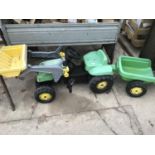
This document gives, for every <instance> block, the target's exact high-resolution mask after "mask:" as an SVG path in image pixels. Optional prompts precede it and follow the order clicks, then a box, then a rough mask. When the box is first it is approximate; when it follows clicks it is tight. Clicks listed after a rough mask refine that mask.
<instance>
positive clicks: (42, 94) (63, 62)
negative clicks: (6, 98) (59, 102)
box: [0, 45, 155, 103]
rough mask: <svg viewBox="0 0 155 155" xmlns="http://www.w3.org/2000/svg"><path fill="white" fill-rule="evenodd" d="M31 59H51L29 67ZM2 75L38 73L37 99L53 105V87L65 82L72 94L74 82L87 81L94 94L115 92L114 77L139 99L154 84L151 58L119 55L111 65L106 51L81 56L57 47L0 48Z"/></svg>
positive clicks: (71, 49) (22, 76)
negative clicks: (148, 85) (33, 48)
mask: <svg viewBox="0 0 155 155" xmlns="http://www.w3.org/2000/svg"><path fill="white" fill-rule="evenodd" d="M27 55H28V57H34V58H44V59H48V60H46V61H43V62H41V63H40V64H38V65H27ZM0 57H1V59H2V60H3V61H1V62H0V76H4V77H8V78H10V77H19V78H24V77H25V76H26V75H27V74H29V73H30V72H35V73H37V74H36V90H35V92H34V96H35V99H36V100H37V101H38V102H40V103H50V102H52V101H53V100H54V99H55V97H56V92H55V89H54V84H55V83H58V82H60V81H63V82H64V83H65V84H66V85H67V88H68V89H69V92H72V86H73V84H74V83H79V82H87V83H89V87H90V89H91V90H92V91H93V92H94V93H105V92H109V91H110V90H111V89H112V86H113V81H114V74H118V75H120V77H121V78H122V79H123V80H125V81H127V82H128V84H127V87H126V91H127V93H128V94H129V95H130V96H132V97H140V96H142V95H144V94H145V93H146V91H147V89H146V84H147V83H155V77H154V75H153V71H152V68H151V61H150V60H148V59H142V58H135V57H129V56H120V57H119V58H118V60H117V62H116V63H115V64H109V58H108V56H107V54H106V52H105V51H103V50H101V49H99V50H97V51H91V52H88V53H87V54H85V55H84V56H81V55H80V54H79V53H78V52H77V51H76V50H75V49H73V48H71V47H67V48H63V47H58V48H57V49H56V51H54V52H41V51H36V52H32V51H28V52H27V48H26V45H16V46H6V47H2V48H1V49H0Z"/></svg>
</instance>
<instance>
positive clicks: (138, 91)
mask: <svg viewBox="0 0 155 155" xmlns="http://www.w3.org/2000/svg"><path fill="white" fill-rule="evenodd" d="M130 92H131V93H132V94H133V95H140V94H141V93H143V89H142V88H140V87H134V88H132V89H131V91H130Z"/></svg>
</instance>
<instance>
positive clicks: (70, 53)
mask: <svg viewBox="0 0 155 155" xmlns="http://www.w3.org/2000/svg"><path fill="white" fill-rule="evenodd" d="M66 58H67V59H76V60H79V59H81V55H80V53H79V52H77V51H76V50H75V49H73V48H72V47H68V48H67V49H66Z"/></svg>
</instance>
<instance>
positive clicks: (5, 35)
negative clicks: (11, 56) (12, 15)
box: [0, 20, 10, 45]
mask: <svg viewBox="0 0 155 155" xmlns="http://www.w3.org/2000/svg"><path fill="white" fill-rule="evenodd" d="M0 31H1V36H2V39H3V41H4V43H5V45H9V44H10V40H9V36H8V33H7V31H6V28H5V26H4V25H3V22H2V20H0Z"/></svg>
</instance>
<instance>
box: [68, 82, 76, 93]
mask: <svg viewBox="0 0 155 155" xmlns="http://www.w3.org/2000/svg"><path fill="white" fill-rule="evenodd" d="M74 83H75V80H74V79H69V80H68V81H67V88H68V90H69V93H72V87H73V85H74Z"/></svg>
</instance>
